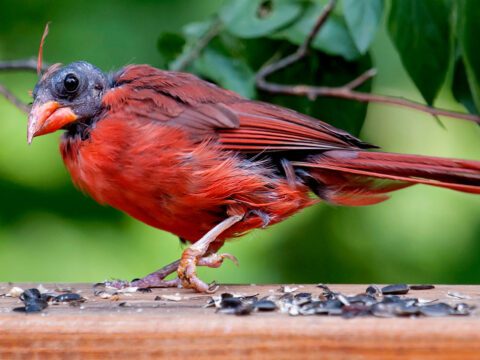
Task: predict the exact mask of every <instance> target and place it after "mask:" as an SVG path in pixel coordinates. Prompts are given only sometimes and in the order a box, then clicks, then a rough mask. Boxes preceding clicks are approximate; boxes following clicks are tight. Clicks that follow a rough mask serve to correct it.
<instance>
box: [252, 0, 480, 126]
mask: <svg viewBox="0 0 480 360" xmlns="http://www.w3.org/2000/svg"><path fill="white" fill-rule="evenodd" d="M335 5H336V0H330V1H329V2H328V4H327V5H326V6H325V7H324V9H323V11H322V13H321V14H320V16H319V17H318V19H317V22H316V23H315V25H314V27H313V28H312V30H311V31H310V33H309V34H308V36H307V39H306V40H305V42H304V43H303V44H302V45H301V46H300V47H299V48H298V49H297V51H295V52H294V53H293V54H290V55H288V56H286V57H284V58H282V59H280V60H278V61H276V62H274V63H271V64H267V65H265V66H264V67H263V68H261V69H260V71H259V72H258V73H257V76H256V83H257V87H258V88H259V89H261V90H265V91H268V92H271V93H274V94H286V95H296V96H307V97H308V98H309V99H311V100H315V99H316V98H317V97H319V96H325V97H335V98H342V99H348V100H356V101H360V102H376V103H381V104H390V105H396V106H400V107H405V108H410V109H415V110H418V111H423V112H425V113H428V114H431V115H435V116H448V117H451V118H457V119H463V120H469V121H473V122H476V123H479V124H480V116H477V115H473V114H467V113H459V112H456V111H450V110H446V109H438V108H435V107H432V106H428V105H425V104H421V103H418V102H415V101H411V100H407V99H404V98H401V97H394V96H386V95H378V94H372V93H364V92H359V91H355V89H356V88H358V87H359V86H360V85H362V84H364V83H365V82H366V81H367V80H369V79H371V78H372V77H374V76H375V75H376V70H375V69H370V70H368V71H366V72H365V73H363V74H362V75H360V76H359V77H357V78H356V79H354V80H352V81H350V82H349V83H347V84H345V85H343V86H339V87H326V86H309V85H284V84H278V83H273V82H269V81H267V77H268V76H269V75H271V74H273V73H275V72H277V71H279V70H281V69H284V68H286V67H287V66H289V65H291V64H293V63H295V62H297V61H299V60H301V59H303V58H304V57H305V56H306V55H307V54H308V50H309V49H310V46H311V44H312V42H313V40H314V39H315V36H316V35H317V34H318V32H319V31H320V30H321V28H322V26H323V25H324V24H325V21H326V20H327V19H328V17H329V16H330V14H331V12H332V10H333V8H334V7H335Z"/></svg>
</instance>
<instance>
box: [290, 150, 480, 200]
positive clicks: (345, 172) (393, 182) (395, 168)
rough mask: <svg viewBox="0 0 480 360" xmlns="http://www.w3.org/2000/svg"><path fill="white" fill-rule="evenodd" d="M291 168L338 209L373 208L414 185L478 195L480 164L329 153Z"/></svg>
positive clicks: (425, 158)
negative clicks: (297, 169) (305, 175)
mask: <svg viewBox="0 0 480 360" xmlns="http://www.w3.org/2000/svg"><path fill="white" fill-rule="evenodd" d="M292 165H293V166H295V167H300V168H303V169H305V170H306V172H307V173H308V175H309V178H310V181H309V185H310V186H311V187H312V190H313V191H314V192H316V193H317V195H318V196H320V197H321V198H324V199H326V200H328V201H330V202H332V203H335V204H339V205H350V206H360V205H371V204H375V203H378V202H381V201H384V200H386V199H387V198H388V196H387V195H386V193H388V192H391V191H395V190H399V189H402V188H405V187H408V186H411V185H414V184H426V185H432V186H437V187H443V188H448V189H452V190H457V191H462V192H467V193H473V194H480V161H473V160H460V159H444V158H436V157H430V156H420V155H403V154H394V153H382V152H367V151H349V150H332V151H327V152H325V153H323V154H321V155H316V156H313V157H310V158H309V159H307V161H303V162H292ZM314 184H315V185H314ZM312 185H314V186H312Z"/></svg>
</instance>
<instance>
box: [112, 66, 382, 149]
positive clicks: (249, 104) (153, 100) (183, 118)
mask: <svg viewBox="0 0 480 360" xmlns="http://www.w3.org/2000/svg"><path fill="white" fill-rule="evenodd" d="M114 83H115V85H114V87H113V89H112V90H110V91H109V92H108V93H107V94H106V96H105V97H104V103H105V105H106V106H107V107H108V108H109V109H110V110H111V111H115V110H117V111H123V112H126V113H131V114H134V115H135V116H137V117H142V118H146V119H150V120H158V121H160V122H162V123H164V124H165V125H168V126H175V127H180V128H182V129H183V130H184V131H186V132H187V133H188V134H189V136H191V137H192V138H194V139H195V140H197V141H205V140H207V139H215V140H217V141H218V143H219V144H220V145H221V147H222V148H224V149H225V150H235V151H241V152H268V151H289V150H294V151H296V150H319V151H325V150H332V149H351V148H353V149H359V148H371V147H374V146H372V145H369V144H367V143H364V142H362V141H361V140H359V139H357V138H355V137H354V136H352V135H350V134H348V133H347V132H345V131H343V130H340V129H337V128H335V127H333V126H331V125H328V124H326V123H324V122H322V121H320V120H317V119H314V118H311V117H309V116H307V115H304V114H300V113H297V112H295V111H293V110H289V109H286V108H282V107H278V106H275V105H270V104H266V103H262V102H258V101H250V100H247V99H244V98H242V97H241V96H239V95H238V94H235V93H233V92H231V91H228V90H224V89H222V88H219V87H217V86H215V85H213V84H211V83H208V82H206V81H203V80H201V79H199V78H197V77H196V76H194V75H191V74H186V73H177V72H169V71H162V70H159V69H155V68H152V67H150V66H147V65H132V66H129V67H126V68H125V69H124V70H122V71H121V72H120V73H118V74H116V75H115V76H114Z"/></svg>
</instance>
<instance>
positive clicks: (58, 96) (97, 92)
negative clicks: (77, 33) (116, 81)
mask: <svg viewBox="0 0 480 360" xmlns="http://www.w3.org/2000/svg"><path fill="white" fill-rule="evenodd" d="M108 88H109V80H108V76H107V75H105V74H104V73H103V72H102V71H101V70H100V69H98V68H97V67H95V66H93V65H92V64H89V63H87V62H85V61H78V62H74V63H71V64H69V65H66V66H60V65H54V66H52V67H51V68H50V69H49V70H48V71H47V72H46V73H45V74H44V75H43V77H42V78H41V79H40V80H39V82H38V83H37V84H36V86H35V89H34V90H33V99H34V105H35V104H36V103H40V104H44V103H47V102H48V101H55V102H58V103H59V104H60V105H61V106H66V107H67V106H68V107H70V108H71V109H72V110H73V112H74V113H75V114H76V115H77V117H78V121H82V120H86V119H90V118H92V117H94V116H95V115H97V114H98V112H99V111H100V110H101V106H102V97H103V94H104V93H105V91H107V90H108Z"/></svg>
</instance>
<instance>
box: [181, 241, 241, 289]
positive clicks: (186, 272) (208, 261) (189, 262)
mask: <svg viewBox="0 0 480 360" xmlns="http://www.w3.org/2000/svg"><path fill="white" fill-rule="evenodd" d="M200 256H201V255H198V254H197V252H196V251H195V250H193V249H191V248H188V249H186V250H185V251H184V252H183V254H182V259H181V260H180V264H179V266H178V270H177V274H178V278H179V279H180V280H181V283H182V286H183V287H184V288H189V289H194V290H196V291H198V292H203V293H214V292H215V291H217V290H218V288H219V286H218V285H217V284H216V283H215V282H213V283H211V284H206V283H205V282H203V281H202V280H200V279H199V278H198V276H197V266H208V267H211V268H218V267H220V266H221V265H222V263H223V260H224V259H229V260H231V261H232V262H233V263H234V264H235V265H237V266H238V260H237V258H236V257H235V256H233V255H231V254H227V253H225V254H216V253H213V254H210V255H207V256H204V257H200Z"/></svg>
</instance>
